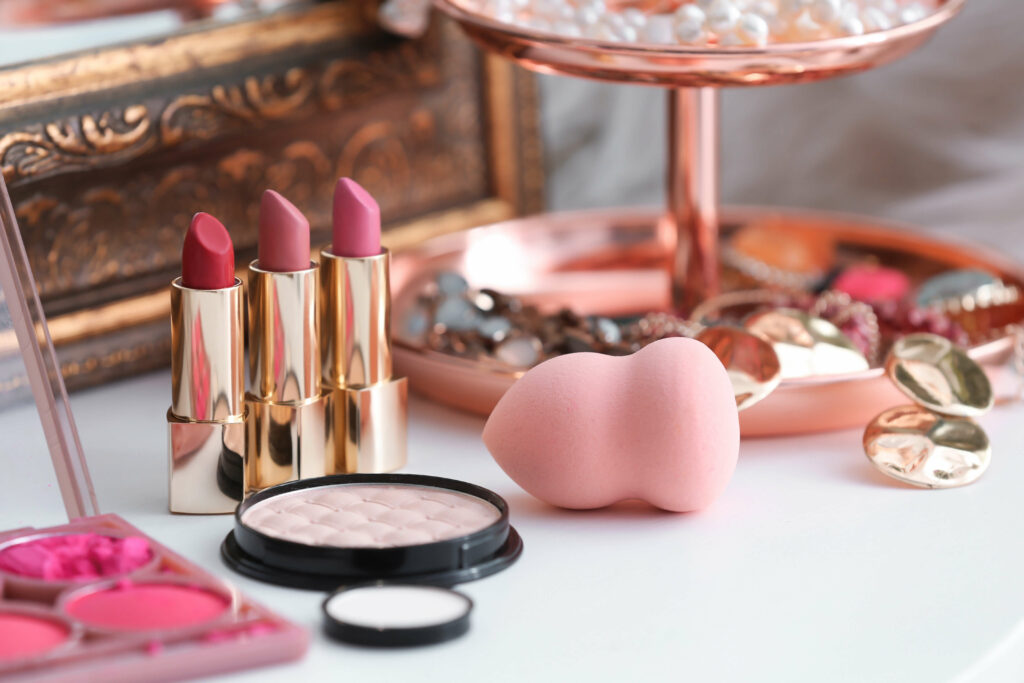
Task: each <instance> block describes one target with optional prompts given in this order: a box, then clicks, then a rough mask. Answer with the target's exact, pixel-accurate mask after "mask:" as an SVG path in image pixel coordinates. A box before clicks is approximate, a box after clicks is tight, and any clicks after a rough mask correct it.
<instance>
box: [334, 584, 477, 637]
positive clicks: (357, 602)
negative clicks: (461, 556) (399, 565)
mask: <svg viewBox="0 0 1024 683" xmlns="http://www.w3.org/2000/svg"><path fill="white" fill-rule="evenodd" d="M470 606H471V603H470V602H469V599H468V598H466V597H465V596H463V595H460V594H459V593H456V592H455V591H450V590H447V589H445V588H435V587H432V586H366V587H364V588H353V589H351V590H347V591H342V592H341V593H337V594H335V595H334V596H332V597H331V599H330V600H328V601H327V613H328V614H329V615H331V617H332V618H334V619H336V620H337V621H341V622H344V623H346V624H352V625H353V626H365V627H367V628H422V627H425V626H436V625H439V624H447V623H448V622H450V621H455V620H456V619H458V618H459V617H462V616H463V615H465V614H466V613H467V612H469V609H470Z"/></svg>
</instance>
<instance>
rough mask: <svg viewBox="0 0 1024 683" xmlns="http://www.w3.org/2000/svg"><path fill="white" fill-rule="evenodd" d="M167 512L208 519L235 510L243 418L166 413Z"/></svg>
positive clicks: (239, 483)
mask: <svg viewBox="0 0 1024 683" xmlns="http://www.w3.org/2000/svg"><path fill="white" fill-rule="evenodd" d="M167 436H168V450H169V453H170V472H169V476H168V484H169V485H168V499H169V501H170V503H169V507H170V511H171V512H174V513H179V514H191V515H210V514H227V513H231V512H234V511H235V508H236V507H237V506H238V501H240V500H241V499H242V453H243V452H244V451H245V417H244V415H239V416H237V417H231V418H228V419H226V420H221V421H218V422H196V421H191V420H186V419H184V418H180V417H178V416H177V415H175V414H174V413H173V412H172V411H167Z"/></svg>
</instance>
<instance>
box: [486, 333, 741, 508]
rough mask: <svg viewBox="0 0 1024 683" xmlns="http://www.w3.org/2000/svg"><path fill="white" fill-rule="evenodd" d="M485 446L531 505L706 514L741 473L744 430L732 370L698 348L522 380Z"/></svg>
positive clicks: (598, 359)
mask: <svg viewBox="0 0 1024 683" xmlns="http://www.w3.org/2000/svg"><path fill="white" fill-rule="evenodd" d="M483 438H484V443H485V444H486V445H487V448H488V450H490V452H491V455H493V456H494V459H495V460H496V461H497V462H498V464H499V465H500V466H501V468H502V469H503V470H505V472H506V474H508V476H510V477H511V478H512V479H513V480H514V481H515V482H516V483H517V484H519V485H520V486H522V487H523V488H524V489H525V490H526V491H527V492H528V493H530V494H532V495H533V496H536V497H537V498H540V499H541V500H543V501H545V502H548V503H551V504H552V505H557V506H559V507H565V508H574V509H590V508H599V507H604V506H606V505H611V504H612V503H616V502H618V501H620V500H626V499H631V498H639V499H641V500H645V501H647V502H648V503H650V504H651V505H654V506H656V507H659V508H662V509H664V510H672V511H674V512H687V511H691V510H700V509H703V508H705V507H707V506H708V505H710V504H711V503H712V502H713V501H714V500H715V499H716V498H717V497H718V496H719V495H720V494H721V493H722V491H723V490H724V489H725V486H726V484H728V483H729V479H730V478H731V477H732V473H733V471H734V470H735V469H736V459H737V457H738V455H739V447H740V428H739V416H738V413H737V410H736V399H735V396H734V394H733V388H732V384H731V383H730V381H729V376H728V375H727V374H726V371H725V368H724V367H723V366H722V364H721V362H719V360H718V358H717V357H716V356H715V354H714V353H712V352H711V350H710V349H708V347H706V346H705V345H704V344H702V343H700V342H698V341H695V340H693V339H683V338H670V339H662V340H660V341H657V342H654V343H653V344H650V345H649V346H646V347H645V348H644V349H642V350H641V351H638V352H637V353H635V354H633V355H631V356H624V357H614V356H606V355H602V354H598V353H574V354H570V355H566V356H559V357H557V358H552V359H551V360H549V361H546V362H544V363H541V364H540V365H538V366H537V367H535V368H533V369H532V370H530V371H529V372H527V373H526V374H525V375H523V377H522V378H521V379H519V381H517V382H516V383H515V384H513V385H512V388H511V389H509V390H508V391H507V392H506V393H505V395H504V396H503V397H502V398H501V400H500V401H499V402H498V405H497V406H495V408H494V412H493V413H491V416H490V418H489V419H488V420H487V424H486V426H485V427H484V434H483Z"/></svg>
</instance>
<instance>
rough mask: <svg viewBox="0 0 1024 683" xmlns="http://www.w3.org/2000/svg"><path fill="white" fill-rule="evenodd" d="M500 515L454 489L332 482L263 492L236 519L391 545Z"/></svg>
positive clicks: (336, 541) (310, 537)
mask: <svg viewBox="0 0 1024 683" xmlns="http://www.w3.org/2000/svg"><path fill="white" fill-rule="evenodd" d="M500 517H501V512H500V511H499V510H498V508H496V507H495V506H494V505H492V504H491V503H488V502H487V501H484V500H481V499H480V498H477V497H475V496H470V495H468V494H465V493H460V492H458V491H446V490H444V489H435V488H429V487H424V486H410V485H407V484H403V485H397V486H380V485H369V484H337V485H334V486H322V487H317V488H311V489H301V490H299V491H293V492H291V493H286V494H284V495H280V496H274V497H272V498H268V499H267V500H264V501H261V502H260V503H259V504H257V505H254V506H253V507H251V508H249V509H248V510H246V511H245V514H244V515H242V523H243V524H245V525H246V526H248V527H249V528H251V529H254V530H256V531H259V532H261V533H263V534H266V535H267V536H273V537H274V538H282V539H285V540H289V541H294V542H296V543H306V544H308V545H322V546H334V547H338V548H393V547H396V546H403V545H418V544H421V543H434V542H437V541H446V540H448V539H452V538H457V537H459V536H465V535H467V534H472V533H475V532H477V531H480V530H481V529H485V528H487V527H488V526H490V525H491V524H494V523H495V522H496V521H498V518H500Z"/></svg>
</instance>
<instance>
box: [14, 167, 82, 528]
mask: <svg viewBox="0 0 1024 683" xmlns="http://www.w3.org/2000/svg"><path fill="white" fill-rule="evenodd" d="M0 435H2V439H0V477H3V479H4V481H5V483H6V486H5V487H4V494H3V502H2V503H0V512H2V513H3V519H4V522H5V523H4V524H3V525H2V526H0V528H6V527H12V526H14V527H18V526H29V525H31V526H42V525H45V524H55V523H60V522H63V521H66V519H75V518H78V517H87V516H91V515H95V514H98V512H99V510H98V507H97V504H96V494H95V493H94V492H93V487H92V480H91V479H90V477H89V470H88V468H87V466H86V462H85V457H84V455H83V453H82V446H81V443H80V442H79V439H78V432H77V430H76V428H75V422H74V419H73V418H72V415H71V406H70V404H69V403H68V396H67V390H66V389H65V387H64V380H63V378H62V376H61V371H60V364H59V362H58V360H57V355H56V353H55V351H54V348H53V342H52V340H51V338H50V332H49V329H48V328H47V326H46V318H45V317H44V316H43V308H42V305H41V303H40V301H39V294H38V292H37V290H36V284H35V279H34V278H33V276H32V270H31V267H30V264H29V261H28V257H27V255H26V253H25V246H24V244H23V243H22V239H21V233H20V232H19V229H18V223H17V220H16V217H15V214H14V208H13V206H12V205H11V199H10V196H9V195H8V193H7V186H6V184H5V183H4V180H3V177H2V176H0ZM47 452H49V454H50V459H51V460H52V467H51V465H50V464H49V463H48V462H47V457H46V453H47ZM55 473H56V485H55V483H54V481H55V480H54V474H55ZM41 501H42V502H41ZM44 507H45V509H46V510H48V511H52V514H53V518H52V519H49V518H45V519H41V518H40V516H39V510H40V509H41V508H44ZM62 509H63V510H65V511H66V519H65V515H63V514H61V510H62Z"/></svg>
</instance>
